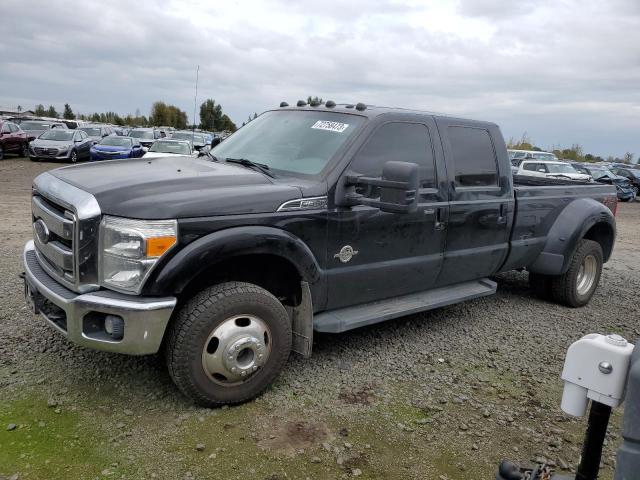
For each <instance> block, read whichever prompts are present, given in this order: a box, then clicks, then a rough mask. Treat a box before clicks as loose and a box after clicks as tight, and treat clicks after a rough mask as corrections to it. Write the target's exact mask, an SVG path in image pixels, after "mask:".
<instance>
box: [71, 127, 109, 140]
mask: <svg viewBox="0 0 640 480" xmlns="http://www.w3.org/2000/svg"><path fill="white" fill-rule="evenodd" d="M78 130H82V131H83V132H85V133H86V134H87V135H88V136H89V138H90V139H91V140H92V141H93V143H98V142H100V141H101V140H102V139H103V138H104V137H108V136H109V135H115V132H114V131H113V130H112V129H111V127H108V126H107V125H87V126H84V127H79V128H78Z"/></svg>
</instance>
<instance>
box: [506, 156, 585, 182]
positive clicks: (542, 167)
mask: <svg viewBox="0 0 640 480" xmlns="http://www.w3.org/2000/svg"><path fill="white" fill-rule="evenodd" d="M516 173H517V174H518V175H530V176H535V177H555V178H558V177H564V178H569V179H571V180H582V181H589V180H592V178H591V175H588V174H584V173H579V172H578V171H577V170H576V169H575V168H573V166H572V165H571V164H570V163H565V162H547V161H543V160H524V161H522V162H520V165H519V167H518V171H517V172H516Z"/></svg>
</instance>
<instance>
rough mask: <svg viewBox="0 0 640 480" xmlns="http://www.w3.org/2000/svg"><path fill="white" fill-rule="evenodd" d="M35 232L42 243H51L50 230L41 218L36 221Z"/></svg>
mask: <svg viewBox="0 0 640 480" xmlns="http://www.w3.org/2000/svg"><path fill="white" fill-rule="evenodd" d="M33 230H34V231H35V233H36V236H37V237H38V240H40V242H41V243H47V242H48V241H49V229H48V228H47V224H46V223H44V221H43V220H42V219H41V218H39V219H38V220H36V221H35V223H34V224H33Z"/></svg>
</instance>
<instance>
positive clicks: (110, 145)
mask: <svg viewBox="0 0 640 480" xmlns="http://www.w3.org/2000/svg"><path fill="white" fill-rule="evenodd" d="M142 155H144V149H143V148H142V145H140V141H139V140H138V139H137V138H131V137H117V136H115V135H112V136H109V137H104V138H103V139H102V140H101V141H100V143H96V144H95V145H94V146H93V147H91V160H92V161H95V160H114V159H118V158H140V157H142Z"/></svg>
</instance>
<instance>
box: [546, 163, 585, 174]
mask: <svg viewBox="0 0 640 480" xmlns="http://www.w3.org/2000/svg"><path fill="white" fill-rule="evenodd" d="M547 168H548V169H549V173H578V172H577V170H576V169H575V168H573V167H572V166H571V165H569V164H568V163H547Z"/></svg>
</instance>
